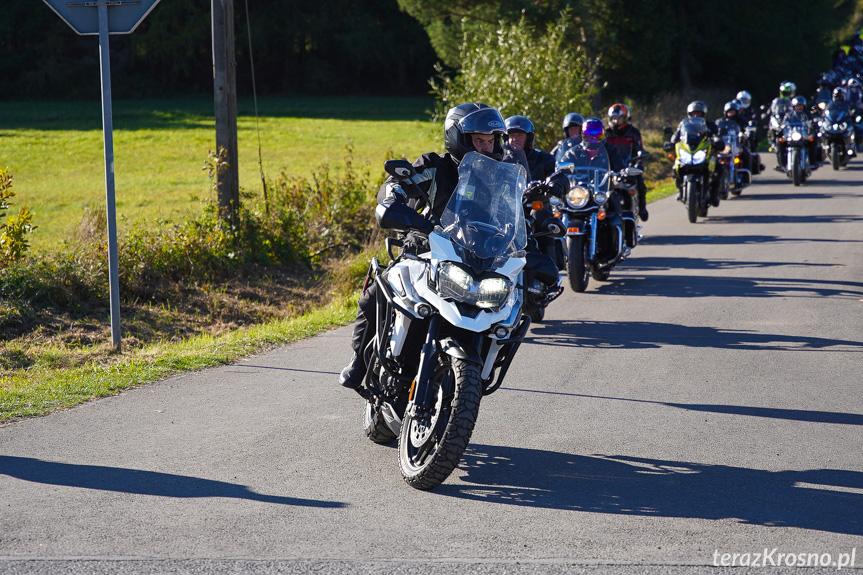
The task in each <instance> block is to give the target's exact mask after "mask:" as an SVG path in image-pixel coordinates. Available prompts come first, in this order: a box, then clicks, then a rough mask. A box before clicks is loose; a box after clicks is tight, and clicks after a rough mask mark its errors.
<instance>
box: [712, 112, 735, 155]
mask: <svg viewBox="0 0 863 575" xmlns="http://www.w3.org/2000/svg"><path fill="white" fill-rule="evenodd" d="M716 127H717V128H719V129H720V130H722V129H723V128H725V130H726V133H725V135H723V136H722V141H724V142H725V146H726V147H728V148H731V150H730V151H731V152H734V153H737V148H738V147H739V138H740V126H739V125H738V124H737V122H734V121H731V120H720V121H718V122H716ZM726 151H728V150H726Z"/></svg>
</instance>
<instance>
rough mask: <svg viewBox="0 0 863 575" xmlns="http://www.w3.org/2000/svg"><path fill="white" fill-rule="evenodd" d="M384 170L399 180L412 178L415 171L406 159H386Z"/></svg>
mask: <svg viewBox="0 0 863 575" xmlns="http://www.w3.org/2000/svg"><path fill="white" fill-rule="evenodd" d="M384 170H385V171H386V173H388V174H389V175H391V176H392V177H394V178H395V179H397V180H398V181H400V182H403V181H405V180H408V179H410V178H412V177H413V176H414V175H415V174H416V173H417V172H416V170H415V169H414V167H413V165H411V163H410V162H408V161H407V160H387V161H386V162H384Z"/></svg>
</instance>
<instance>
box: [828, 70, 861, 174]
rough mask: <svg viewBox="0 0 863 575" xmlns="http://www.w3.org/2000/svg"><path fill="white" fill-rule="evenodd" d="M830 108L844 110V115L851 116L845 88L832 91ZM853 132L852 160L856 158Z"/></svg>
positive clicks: (855, 138) (855, 141) (855, 143)
mask: <svg viewBox="0 0 863 575" xmlns="http://www.w3.org/2000/svg"><path fill="white" fill-rule="evenodd" d="M831 106H833V107H834V108H837V107H839V108H844V110H845V113H847V114H848V116H849V117H850V116H851V112H852V110H851V106H849V105H848V92H847V91H846V90H845V88H843V87H841V86H838V87H836V88H834V89H833V103H832V104H831ZM854 132H855V135H854V138H853V142H852V146H851V157H852V158H854V157H856V156H857V150H856V147H857V136H856V130H855V131H854Z"/></svg>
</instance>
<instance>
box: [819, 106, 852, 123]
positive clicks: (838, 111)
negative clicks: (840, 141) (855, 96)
mask: <svg viewBox="0 0 863 575" xmlns="http://www.w3.org/2000/svg"><path fill="white" fill-rule="evenodd" d="M847 115H848V108H846V107H845V106H842V105H840V104H837V103H836V102H830V103H829V104H827V107H826V108H824V119H825V120H827V121H828V122H830V123H833V124H835V123H838V122H844V121H845V120H846V116H847Z"/></svg>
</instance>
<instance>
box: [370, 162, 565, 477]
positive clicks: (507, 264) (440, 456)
mask: <svg viewBox="0 0 863 575" xmlns="http://www.w3.org/2000/svg"><path fill="white" fill-rule="evenodd" d="M385 169H386V171H387V173H389V174H390V175H391V176H393V177H394V178H396V179H398V180H399V181H400V182H402V184H403V185H415V184H413V180H412V178H413V176H414V175H415V174H416V172H415V171H414V169H413V166H411V164H410V163H409V162H407V161H406V160H390V161H388V162H386V164H385ZM458 172H459V179H458V184H457V187H456V189H455V191H454V193H453V195H452V197H451V198H450V200H449V202H448V204H447V206H446V209H445V211H444V213H443V215H442V217H441V218H440V222H439V225H437V226H435V228H434V230H433V231H432V232H431V233H429V235H428V244H429V251H427V252H425V253H420V254H419V255H413V254H411V253H409V252H402V253H399V254H396V253H395V252H394V250H395V248H397V247H399V246H400V245H401V241H400V240H398V239H395V238H388V239H387V252H388V253H389V255H390V257H391V258H392V261H391V262H390V263H389V265H387V266H386V267H385V268H384V267H382V266H381V265H380V263H379V262H378V260H377V258H373V259H372V262H371V265H370V267H369V274H368V278H369V281H374V282H375V283H376V285H377V287H378V292H377V302H376V305H377V308H376V309H377V319H376V322H377V323H376V326H377V330H376V333H375V337H374V338H373V339H372V341H371V342H370V343H369V344H368V345H367V346H366V348H365V349H364V350H363V354H364V358H365V360H366V365H368V369H367V371H366V374H365V378H364V381H363V384H362V385H361V386H360V388H359V389H358V392H359V393H360V395H361V396H363V398H364V399H365V412H364V422H363V426H364V430H365V433H366V436H367V437H368V438H369V439H370V440H372V441H374V442H376V443H390V442H392V441H394V440H395V439H396V438H398V460H399V468H400V470H401V474H402V477H403V478H404V480H405V481H406V482H407V483H408V484H409V485H411V486H412V487H414V488H416V489H433V488H434V487H436V486H438V485H440V484H441V483H442V482H443V481H445V480H446V478H447V477H448V476H449V475H450V473H452V471H453V470H454V469H455V468H456V466H457V465H458V463H459V460H460V459H461V457H462V454H463V453H464V451H465V449H466V448H467V445H468V442H469V441H470V437H471V433H472V431H473V428H474V424H475V423H476V419H477V414H478V413H479V406H480V399H481V397H482V396H483V395H488V394H490V393H492V392H494V391H495V390H496V389H497V388H498V387H499V386H500V385H501V382H502V381H503V379H504V376H505V375H506V372H507V370H508V369H509V365H510V363H511V362H512V359H513V357H514V355H515V353H516V351H517V350H518V347H519V345H520V343H521V341H522V340H523V338H524V336H525V334H526V333H527V330H528V327H529V326H530V319H529V318H528V317H525V316H524V315H523V314H522V304H523V297H524V296H523V289H522V285H523V283H522V279H523V271H524V269H525V266H526V264H527V259H526V257H525V251H524V250H525V247H526V245H527V231H526V230H527V225H526V222H525V219H524V210H523V207H522V204H521V201H522V194H523V192H524V190H525V188H526V185H527V177H526V174H525V171H524V168H522V167H521V166H519V165H516V164H507V163H503V162H498V161H495V160H493V159H490V158H488V157H486V156H483V155H481V154H478V153H476V152H469V153H468V154H466V155H465V156H464V158H463V159H462V161H461V162H460V164H459V168H458ZM416 189H419V188H416ZM376 217H377V220H378V224H379V225H380V226H381V227H382V228H383V229H388V230H398V231H401V232H406V231H410V230H422V229H424V228H425V229H428V228H427V226H428V221H426V220H425V218H423V217H422V216H421V215H420V214H418V213H417V212H416V211H414V210H413V209H411V208H410V207H408V206H407V205H404V204H400V203H392V204H381V205H379V206H378V208H377V210H376ZM555 272H556V270H555Z"/></svg>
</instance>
